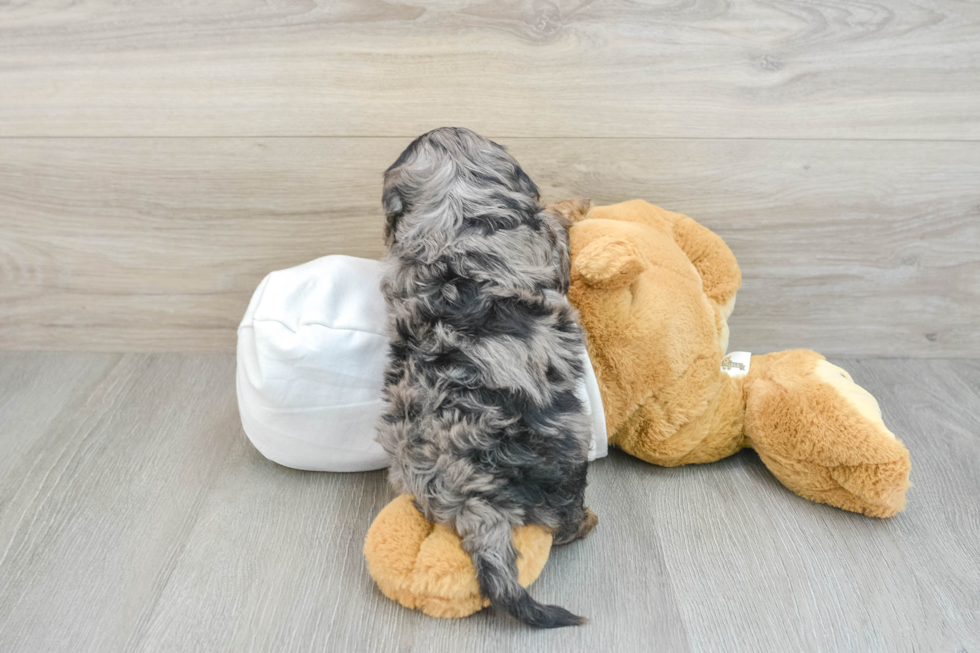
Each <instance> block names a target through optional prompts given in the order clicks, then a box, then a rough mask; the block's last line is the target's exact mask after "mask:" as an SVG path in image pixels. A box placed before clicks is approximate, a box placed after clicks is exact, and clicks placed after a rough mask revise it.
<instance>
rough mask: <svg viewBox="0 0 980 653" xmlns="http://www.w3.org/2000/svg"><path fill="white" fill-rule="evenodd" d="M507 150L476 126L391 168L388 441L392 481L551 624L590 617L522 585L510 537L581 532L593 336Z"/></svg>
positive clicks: (445, 133) (498, 591) (561, 228)
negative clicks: (536, 530)
mask: <svg viewBox="0 0 980 653" xmlns="http://www.w3.org/2000/svg"><path fill="white" fill-rule="evenodd" d="M538 197H539V196H538V189H537V187H536V186H535V185H534V182H532V181H531V179H530V178H529V177H528V176H527V174H525V173H524V171H523V170H521V167H520V166H519V165H518V164H517V161H515V160H514V158H513V157H512V156H511V155H510V154H508V153H507V151H506V150H505V149H504V148H503V147H501V146H500V145H497V144H496V143H494V142H492V141H489V140H487V139H485V138H483V137H482V136H479V135H477V134H475V133H473V132H471V131H469V130H466V129H458V128H443V129H437V130H435V131H432V132H429V133H428V134H425V135H423V136H421V137H419V138H418V139H416V140H415V141H414V142H413V143H412V144H411V145H409V146H408V148H407V149H406V150H405V151H404V152H403V153H402V154H401V156H399V157H398V160H397V161H395V163H394V164H393V165H392V166H391V167H390V168H389V169H388V170H387V172H385V177H384V194H383V204H384V211H385V216H386V227H385V240H386V243H387V245H388V253H387V264H388V265H387V267H388V269H387V272H386V275H385V277H384V279H383V281H382V291H383V293H384V296H385V299H386V302H387V305H388V311H389V322H390V323H389V330H390V335H391V351H390V355H389V361H388V367H387V370H386V375H385V399H386V401H387V412H386V414H385V415H383V416H382V419H381V420H380V423H379V427H378V441H379V442H380V443H381V445H382V446H383V447H384V449H385V450H386V451H387V452H388V454H390V456H391V458H392V465H391V470H390V473H389V477H390V480H391V483H392V485H394V487H395V488H396V489H397V490H398V491H399V492H407V493H410V494H412V495H413V496H414V497H415V502H416V506H417V507H418V508H419V510H420V511H421V512H422V514H424V515H425V517H426V518H427V519H429V520H430V521H436V522H441V523H444V524H447V525H449V526H451V527H453V528H455V530H456V532H457V533H459V535H460V537H461V539H462V542H463V548H464V549H465V550H466V551H467V553H469V554H470V556H471V557H472V559H473V563H474V566H475V568H476V571H477V576H478V579H479V582H480V589H481V591H482V592H483V594H484V595H485V596H486V597H488V598H489V599H490V600H491V602H492V604H493V605H494V606H495V607H497V608H500V609H503V610H505V611H506V612H508V613H510V614H511V615H513V616H514V617H516V618H517V619H519V620H520V621H522V622H524V623H526V624H529V625H532V626H536V627H543V628H553V627H559V626H569V625H575V624H580V623H582V622H583V621H584V620H583V619H582V618H581V617H577V616H575V615H573V614H572V613H570V612H568V611H567V610H565V609H564V608H561V607H558V606H546V605H542V604H540V603H538V602H536V601H535V600H534V599H532V598H531V597H530V595H529V594H528V593H527V590H525V589H524V588H523V587H521V586H520V585H519V584H518V582H517V564H516V556H517V553H516V551H515V550H514V546H513V543H512V528H513V527H515V526H518V525H522V524H539V525H543V526H545V527H548V528H551V529H552V530H553V532H554V534H555V543H556V544H562V543H566V542H571V541H573V540H575V539H578V538H580V537H584V536H585V535H586V534H588V532H589V531H590V530H591V528H592V527H593V526H594V525H595V521H596V520H595V515H593V514H592V513H591V512H590V511H589V510H588V509H586V508H585V506H584V503H583V501H584V492H585V482H586V478H585V477H586V462H587V458H588V450H589V441H590V431H589V426H588V425H589V420H588V419H587V418H586V416H585V414H584V409H583V406H582V404H581V402H580V401H579V399H578V397H577V396H576V394H575V388H576V384H577V383H578V381H579V379H581V377H582V375H583V373H584V368H583V361H582V359H581V357H580V356H581V354H580V352H581V351H582V348H583V346H584V336H583V333H582V331H581V330H580V328H579V327H578V325H577V323H576V313H575V310H574V309H573V308H572V307H571V305H569V303H568V300H567V299H566V298H565V296H564V293H565V292H566V290H567V286H568V277H569V248H568V230H567V227H568V223H567V220H566V219H564V218H563V217H562V216H561V215H559V214H558V213H553V212H550V211H547V210H544V209H542V208H541V206H540V205H539V204H538Z"/></svg>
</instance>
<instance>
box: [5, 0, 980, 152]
mask: <svg viewBox="0 0 980 653" xmlns="http://www.w3.org/2000/svg"><path fill="white" fill-rule="evenodd" d="M978 30H980V6H978V5H977V4H976V3H974V2H961V1H958V0H911V1H909V0H899V1H897V2H885V1H883V0H876V1H872V2H863V3H853V2H846V1H844V0H833V1H829V2H822V3H812V2H805V1H804V0H790V1H787V2H772V1H769V0H759V1H752V2H740V3H723V2H716V1H713V0H703V1H698V2H683V3H676V2H628V1H625V0H609V1H602V2H588V1H585V2H582V1H579V0H571V1H564V0H559V1H557V2H543V1H541V2H539V1H523V0H503V1H491V2H485V1H484V0H468V1H463V2H456V1H455V0H440V1H435V2H426V3H421V4H420V3H402V2H382V1H380V0H372V1H370V2H361V1H359V0H343V1H330V2H326V1H321V2H305V3H295V2H284V1H278V2H258V1H250V2H237V1H236V2H231V1H229V0H225V1H223V2H211V3H205V4H196V5H188V4H186V3H180V4H179V5H175V4H173V3H136V2H108V0H100V1H89V2H85V3H82V4H77V3H69V4H64V5H60V4H54V3H4V5H2V6H0V89H3V93H2V95H0V135H2V136H52V135H57V136H216V135H224V136H268V135H278V136H401V137H406V136H413V135H416V134H419V133H422V132H424V131H427V130H429V129H431V128H433V127H437V126H440V125H443V124H462V125H466V126H469V127H472V128H474V129H476V130H478V131H481V132H484V133H487V134H488V135H491V136H497V137H506V136H562V137H569V136H603V137H665V136H667V137H713V138H731V137H752V138H858V139H868V138H876V139H880V138H903V139H972V140H978V139H980V112H978V111H977V108H978V106H980V87H978V85H977V80H978V79H980V39H978V38H977V34H978Z"/></svg>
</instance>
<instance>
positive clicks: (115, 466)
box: [0, 353, 980, 653]
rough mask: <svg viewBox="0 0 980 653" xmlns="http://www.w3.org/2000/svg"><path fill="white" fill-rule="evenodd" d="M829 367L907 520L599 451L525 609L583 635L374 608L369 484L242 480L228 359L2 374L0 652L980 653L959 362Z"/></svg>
mask: <svg viewBox="0 0 980 653" xmlns="http://www.w3.org/2000/svg"><path fill="white" fill-rule="evenodd" d="M835 362H837V363H839V364H842V365H844V366H845V367H847V368H848V369H849V370H850V371H851V372H852V373H853V375H854V376H855V378H856V380H857V381H858V382H860V383H862V384H863V385H865V386H866V387H867V388H868V389H869V390H871V392H872V393H874V394H875V395H877V397H878V398H879V400H880V402H881V405H882V408H883V410H884V413H885V416H886V421H887V422H888V424H889V426H890V427H891V428H892V429H893V430H894V431H895V432H896V433H897V434H899V435H900V437H902V438H903V439H904V441H905V443H906V444H907V445H908V447H909V449H910V450H911V452H912V460H913V481H914V484H915V485H914V487H913V488H912V489H911V490H910V492H909V502H908V509H907V510H906V511H905V512H904V513H901V514H899V515H898V516H897V517H895V518H893V519H890V520H886V521H879V520H874V519H870V518H867V517H862V516H859V515H854V514H850V513H845V512H842V511H840V510H836V509H833V508H829V507H826V506H820V505H815V504H811V503H808V502H806V501H803V500H802V499H799V498H797V497H796V496H794V495H792V494H790V493H789V492H788V491H786V490H785V489H783V488H782V487H781V486H780V485H779V484H778V483H776V482H775V480H774V479H773V478H772V476H770V475H769V473H768V472H767V471H766V470H765V468H764V467H763V466H762V465H761V463H760V462H759V460H758V458H757V457H756V456H755V455H754V454H752V453H750V452H744V453H742V454H739V455H737V456H735V457H734V458H731V459H729V460H726V461H722V462H720V463H716V464H712V465H706V466H700V467H686V468H679V469H662V468H658V467H653V466H650V465H647V464H645V463H642V462H640V461H637V460H635V459H632V458H630V457H628V456H625V455H623V454H620V453H618V452H614V453H613V454H612V455H611V456H610V457H608V458H606V459H602V460H600V461H597V462H596V463H594V464H593V465H592V467H591V479H590V480H591V484H590V487H589V491H588V503H589V505H590V506H591V507H592V508H593V509H594V510H595V511H596V513H598V515H599V517H600V524H599V528H598V529H597V530H596V531H595V533H594V534H593V535H591V536H590V537H589V538H588V539H587V540H585V541H583V542H579V543H576V544H573V545H570V546H568V547H566V548H562V549H559V550H556V551H555V552H554V553H553V555H552V559H551V560H550V561H549V562H548V565H547V566H546V568H545V570H544V573H543V574H542V576H541V578H540V579H539V580H538V582H537V583H535V585H533V586H532V591H533V593H534V595H535V596H536V597H537V598H539V599H541V600H546V601H554V602H559V603H561V604H562V605H565V606H567V607H569V608H572V609H574V610H575V611H577V612H579V613H581V614H584V615H587V616H589V617H590V618H591V622H590V623H589V624H588V625H586V626H584V627H581V628H577V629H566V630H563V631H560V632H534V631H531V630H528V629H525V628H523V627H521V626H520V625H518V624H516V623H515V622H513V621H511V620H510V619H508V618H507V617H506V616H503V615H499V614H494V613H493V612H492V611H491V610H487V611H484V612H482V613H479V614H478V615H475V616H473V617H470V618H467V619H464V620H459V621H452V622H447V621H442V620H437V619H432V618H429V617H425V616H424V615H421V614H420V613H416V612H412V611H409V610H406V609H404V608H402V607H401V606H399V605H397V604H395V603H393V602H391V601H389V600H388V599H386V598H384V597H383V596H382V595H381V594H380V593H379V592H378V591H377V589H376V588H375V587H374V585H373V583H372V581H371V579H370V578H369V576H368V574H367V571H366V569H365V564H364V560H363V557H362V554H361V544H362V541H363V538H364V534H365V532H366V530H367V527H368V525H369V524H370V522H371V519H372V518H373V517H374V515H375V514H376V513H377V512H378V511H379V510H380V509H381V507H382V506H383V505H385V503H386V502H387V501H388V500H389V499H390V498H392V495H391V492H390V490H389V489H388V487H387V485H386V482H385V479H384V474H383V473H382V472H374V473H365V474H347V475H343V474H328V473H307V472H298V471H294V470H289V469H285V468H283V467H279V466H277V465H275V464H273V463H270V462H268V461H267V460H265V459H264V458H262V456H261V455H259V454H258V452H256V451H255V450H254V449H253V448H252V447H251V445H250V444H249V443H248V441H247V439H246V438H245V436H244V434H243V433H242V430H241V426H240V423H239V420H238V414H237V407H236V400H235V392H234V383H233V379H234V364H235V361H234V358H233V357H232V356H229V355H223V354H215V355H178V354H155V355H141V354H56V353H49V354H27V353H23V354H5V355H0V449H2V450H3V451H4V455H3V456H0V588H2V589H0V650H2V651H93V652H98V653H106V652H110V651H204V650H208V651H272V650H283V651H285V650H290V651H293V650H301V651H410V650H418V651H432V650H434V651H451V652H453V653H456V652H458V651H494V652H497V651H511V650H520V651H523V650H528V651H563V652H564V651H580V650H581V651H687V650H689V651H715V650H717V651H736V650H737V651H804V650H807V651H809V650H823V651H888V652H895V651H912V650H921V651H974V650H977V649H978V648H980V593H978V589H980V474H978V472H977V470H978V469H980V418H978V415H980V361H976V360H961V361H944V360H914V361H913V360H874V361H873V360H865V361H855V360H836V361H835Z"/></svg>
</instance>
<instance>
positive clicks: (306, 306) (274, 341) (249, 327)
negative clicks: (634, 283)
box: [237, 256, 607, 472]
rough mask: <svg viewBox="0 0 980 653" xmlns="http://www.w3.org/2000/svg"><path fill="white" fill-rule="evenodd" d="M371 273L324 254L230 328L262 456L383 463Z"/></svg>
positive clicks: (380, 318)
mask: <svg viewBox="0 0 980 653" xmlns="http://www.w3.org/2000/svg"><path fill="white" fill-rule="evenodd" d="M381 274H382V264H381V263H380V262H378V261H372V260H368V259H360V258H354V257H351V256H325V257H323V258H320V259H317V260H315V261H310V262H309V263H304V264H303V265H299V266H297V267H294V268H289V269H287V270H279V271H277V272H272V273H271V274H269V275H268V276H267V277H266V278H265V279H263V280H262V283H260V284H259V287H258V288H257V289H256V291H255V294H254V295H253V296H252V301H251V302H249V305H248V310H247V311H246V312H245V317H244V318H243V319H242V323H241V325H240V326H239V327H238V369H237V388H238V409H239V412H240V413H241V417H242V426H243V427H244V429H245V433H246V435H247V436H248V438H249V439H250V440H251V441H252V444H254V445H255V448H256V449H258V450H259V451H260V452H261V453H262V455H264V456H265V457H266V458H268V459H270V460H272V461H274V462H277V463H279V464H280V465H285V466H286V467H294V468H296V469H306V470H312V471H329V472H358V471H366V470H371V469H381V468H383V467H387V465H388V461H387V460H386V456H385V453H384V450H382V449H381V446H380V445H379V444H377V443H376V442H375V441H374V424H375V420H376V419H377V418H378V416H379V415H380V414H381V412H382V410H383V408H384V404H383V401H382V399H381V391H382V386H383V382H384V367H385V359H386V357H387V354H388V337H387V336H386V335H385V329H386V321H387V317H386V314H385V303H384V298H383V297H382V295H381V290H380V280H381ZM582 354H583V356H584V357H585V362H586V365H585V367H586V379H585V382H584V383H583V384H582V386H581V387H580V392H579V396H580V398H581V399H582V400H583V403H584V404H585V406H586V409H587V410H588V411H589V415H590V419H591V421H592V431H593V442H592V449H591V451H590V452H589V460H593V459H595V458H596V457H601V456H605V455H606V449H607V444H606V424H605V418H604V415H603V412H602V398H601V396H600V395H599V386H598V383H597V382H596V379H595V373H594V372H593V370H592V365H591V362H589V360H588V354H587V353H586V352H585V351H584V349H583V352H582Z"/></svg>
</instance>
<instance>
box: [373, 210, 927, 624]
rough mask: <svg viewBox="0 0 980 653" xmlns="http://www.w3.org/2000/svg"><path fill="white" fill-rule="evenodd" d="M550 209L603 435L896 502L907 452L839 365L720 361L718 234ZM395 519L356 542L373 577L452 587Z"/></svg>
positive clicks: (806, 357) (728, 260) (623, 213)
mask: <svg viewBox="0 0 980 653" xmlns="http://www.w3.org/2000/svg"><path fill="white" fill-rule="evenodd" d="M559 212H561V213H564V214H565V216H566V217H567V218H568V219H569V220H571V221H572V222H574V223H575V224H574V225H573V226H572V227H571V230H570V242H571V259H572V273H571V283H570V286H569V291H568V296H569V299H570V300H571V302H572V303H573V304H574V305H575V306H576V307H577V308H578V310H579V312H580V316H581V323H582V325H583V326H584V328H585V330H586V332H587V333H588V335H589V340H588V347H589V356H590V358H591V361H592V365H593V368H594V369H595V373H596V377H597V379H598V382H599V387H600V391H601V394H602V401H603V409H604V412H605V417H606V428H607V432H608V433H609V443H610V444H611V445H613V446H617V447H619V448H621V449H622V450H624V451H626V452H627V453H629V454H631V455H633V456H636V457H638V458H641V459H643V460H646V461H648V462H651V463H654V464H657V465H665V466H675V465H686V464H692V463H708V462H712V461H715V460H719V459H721V458H724V457H725V456H729V455H731V454H733V453H735V452H736V451H738V450H739V449H742V448H744V447H752V448H754V449H755V450H756V451H757V452H758V454H759V457H760V459H761V460H762V461H763V462H764V463H765V464H766V466H767V467H768V468H769V470H770V471H771V472H772V473H773V474H774V475H775V476H776V478H778V479H779V480H780V481H781V482H782V483H783V484H784V485H785V486H786V487H787V488H789V489H790V490H792V491H793V492H795V493H796V494H798V495H800V496H801V497H804V498H806V499H809V500H811V501H817V502H821V503H826V504H829V505H831V506H836V507H839V508H842V509H844V510H851V511H854V512H859V513H863V514H865V515H869V516H872V517H889V516H891V515H894V514H895V513H896V512H898V511H900V510H902V509H903V508H904V507H905V493H906V490H907V489H908V487H909V472H910V469H911V463H910V458H909V452H908V450H907V449H906V448H905V447H904V446H903V444H902V442H901V441H900V440H899V439H898V438H896V437H895V435H894V434H893V433H891V431H889V430H888V428H887V427H886V426H885V423H884V420H883V419H882V416H881V411H880V410H879V408H878V405H877V402H876V401H875V400H874V397H872V396H871V395H870V394H869V393H868V392H867V391H866V390H864V389H863V388H861V387H860V386H859V385H857V384H856V383H855V382H854V381H853V379H852V378H851V377H850V375H849V374H848V373H847V372H845V371H844V370H842V369H840V368H839V367H837V366H834V365H831V364H830V363H829V362H827V361H826V360H824V358H823V356H821V355H820V354H818V353H816V352H812V351H807V350H792V351H784V352H777V353H771V354H765V355H762V356H753V357H752V359H751V364H750V366H749V370H748V374H747V375H746V376H742V377H732V376H729V375H727V374H725V373H724V372H723V371H722V362H723V359H724V356H725V354H724V352H725V348H726V346H727V342H728V324H727V318H728V316H729V314H730V313H731V311H732V309H733V307H734V303H735V293H736V291H737V290H738V288H739V285H740V283H741V275H740V273H739V269H738V264H737V262H736V261H735V257H734V256H733V255H732V252H731V250H729V249H728V247H727V246H726V245H725V243H724V242H723V241H722V240H721V238H719V237H718V236H717V235H716V234H714V233H712V232H711V231H710V230H708V229H706V228H705V227H702V226H701V225H699V224H698V223H697V222H695V221H694V220H691V219H690V218H688V217H686V216H683V215H681V214H679V213H673V212H670V211H665V210H664V209H661V208H659V207H657V206H653V205H652V204H648V203H646V202H643V201H639V200H635V201H631V202H624V203H622V204H616V205H613V206H602V207H596V208H594V209H592V210H591V211H588V207H587V206H584V205H574V204H566V205H564V208H562V209H560V210H559ZM586 217H587V219H585V218H586ZM419 518H420V517H419ZM392 528H393V524H391V523H387V522H386V523H385V524H381V523H378V522H376V523H375V524H374V525H372V527H371V529H370V531H369V532H368V537H367V541H366V543H365V554H366V556H367V558H368V561H369V564H370V565H371V567H370V569H371V574H372V576H373V577H374V578H375V580H376V581H377V582H378V585H379V586H381V587H382V588H383V589H384V590H385V591H386V593H388V594H389V595H391V596H393V595H394V594H395V592H394V589H395V588H396V587H397V588H403V589H405V590H406V591H407V594H401V595H399V596H400V598H399V599H398V600H399V601H402V602H403V603H404V604H405V605H412V604H411V603H409V602H407V596H409V595H410V596H411V597H412V601H414V602H415V603H414V604H415V605H422V604H424V603H425V602H429V604H432V603H433V602H435V603H438V601H439V600H440V597H452V596H456V595H457V594H456V593H458V592H459V591H460V590H461V588H462V586H461V585H459V580H458V579H461V578H462V576H461V575H459V574H457V575H455V576H452V577H450V576H448V575H446V574H444V573H439V571H438V570H439V569H442V567H441V566H440V565H439V564H436V563H435V562H434V561H433V559H432V558H431V557H428V556H429V555H431V553H432V552H433V551H434V548H432V547H430V546H429V545H428V540H425V539H424V538H423V540H422V542H421V544H420V545H419V548H413V547H412V546H407V547H405V548H403V549H399V550H398V552H397V553H396V551H395V545H394V543H392V542H391V541H390V540H388V539H387V538H388V536H389V535H390V533H391V531H392ZM398 546H401V545H398ZM445 546H448V544H446V545H445ZM439 550H440V551H448V550H449V549H448V548H440V549H439ZM424 552H428V553H426V555H425V556H423V553H424ZM396 558H397V559H398V560H399V561H401V563H402V564H408V565H412V568H413V569H414V570H415V575H414V576H413V577H412V578H413V584H412V586H411V588H407V587H406V586H405V585H398V583H399V582H400V581H399V579H400V578H401V577H400V576H398V574H397V573H396V571H395V570H394V569H393V568H392V567H391V566H390V565H388V564H386V561H388V560H393V559H396ZM406 559H407V560H409V561H411V562H406ZM423 560H424V566H422V565H423ZM536 560H537V558H535V561H536ZM437 580H438V581H439V582H436V581H437ZM478 608H479V606H471V608H470V609H471V610H476V609H478ZM458 614H460V613H459V612H454V613H453V616H456V615H458Z"/></svg>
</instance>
